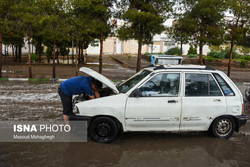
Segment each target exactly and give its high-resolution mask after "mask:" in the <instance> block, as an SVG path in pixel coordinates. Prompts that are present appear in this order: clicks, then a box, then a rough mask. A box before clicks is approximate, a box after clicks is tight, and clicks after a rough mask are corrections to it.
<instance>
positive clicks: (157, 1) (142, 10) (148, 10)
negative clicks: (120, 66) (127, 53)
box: [118, 0, 172, 72]
mask: <svg viewBox="0 0 250 167" xmlns="http://www.w3.org/2000/svg"><path fill="white" fill-rule="evenodd" d="M171 5H172V4H171V3H170V2H169V1H161V0H142V1H139V0H123V1H122V6H123V12H122V16H121V18H122V19H123V20H124V21H125V23H124V25H123V26H121V27H120V28H119V30H118V37H119V38H120V39H121V40H129V39H135V40H137V41H138V57H137V68H136V71H137V72H138V71H139V70H140V66H141V49H142V45H143V44H151V43H152V40H153V36H154V35H155V34H160V33H162V32H163V31H164V30H165V27H164V25H163V23H164V21H165V20H166V18H167V13H168V12H169V11H170V10H171V9H172V8H171Z"/></svg>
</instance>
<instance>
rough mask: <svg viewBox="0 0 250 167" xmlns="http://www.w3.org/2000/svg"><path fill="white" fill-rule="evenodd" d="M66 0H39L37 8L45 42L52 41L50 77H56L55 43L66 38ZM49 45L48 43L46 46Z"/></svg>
mask: <svg viewBox="0 0 250 167" xmlns="http://www.w3.org/2000/svg"><path fill="white" fill-rule="evenodd" d="M67 2H68V1H64V0H40V1H39V9H40V12H41V14H42V18H41V20H40V22H39V23H40V24H41V25H42V26H43V37H44V41H45V43H48V44H49V43H51V42H52V43H53V70H52V77H53V78H56V66H55V58H56V43H57V42H59V41H63V40H66V39H67V38H68V34H69V27H68V24H67V15H66V12H67V10H68V7H69V6H68V3H67ZM48 47H50V45H49V46H48Z"/></svg>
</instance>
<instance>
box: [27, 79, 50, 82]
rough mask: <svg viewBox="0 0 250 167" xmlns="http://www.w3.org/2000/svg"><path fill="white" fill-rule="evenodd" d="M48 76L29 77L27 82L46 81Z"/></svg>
mask: <svg viewBox="0 0 250 167" xmlns="http://www.w3.org/2000/svg"><path fill="white" fill-rule="evenodd" d="M48 81H50V79H48V78H29V82H48Z"/></svg>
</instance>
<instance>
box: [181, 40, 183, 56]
mask: <svg viewBox="0 0 250 167" xmlns="http://www.w3.org/2000/svg"><path fill="white" fill-rule="evenodd" d="M182 45H183V40H182V38H181V56H182V53H183V51H182V50H183V48H182Z"/></svg>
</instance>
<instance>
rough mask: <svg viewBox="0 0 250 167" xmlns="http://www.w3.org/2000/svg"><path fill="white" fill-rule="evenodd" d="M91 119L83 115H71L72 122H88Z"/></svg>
mask: <svg viewBox="0 0 250 167" xmlns="http://www.w3.org/2000/svg"><path fill="white" fill-rule="evenodd" d="M89 119H90V117H88V116H81V115H69V120H70V121H88V120H89Z"/></svg>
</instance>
